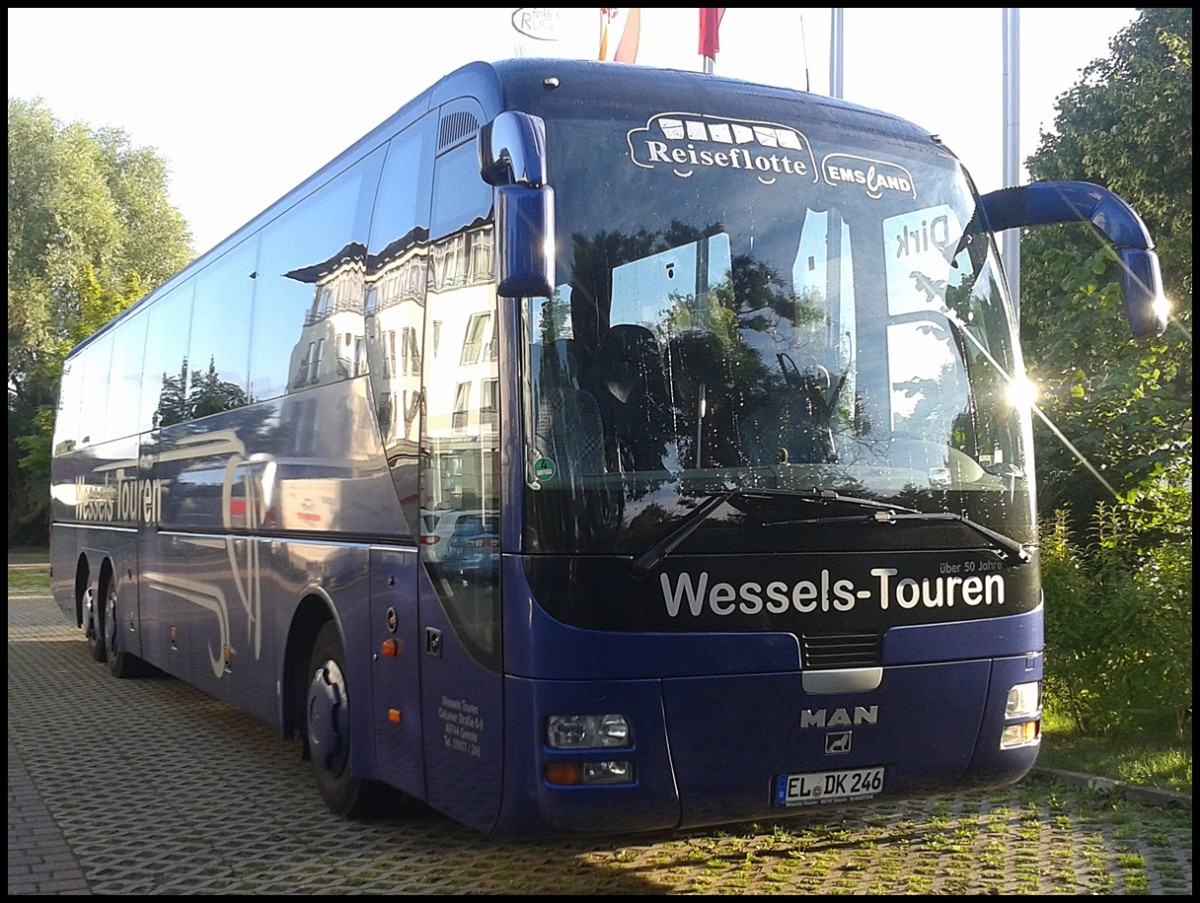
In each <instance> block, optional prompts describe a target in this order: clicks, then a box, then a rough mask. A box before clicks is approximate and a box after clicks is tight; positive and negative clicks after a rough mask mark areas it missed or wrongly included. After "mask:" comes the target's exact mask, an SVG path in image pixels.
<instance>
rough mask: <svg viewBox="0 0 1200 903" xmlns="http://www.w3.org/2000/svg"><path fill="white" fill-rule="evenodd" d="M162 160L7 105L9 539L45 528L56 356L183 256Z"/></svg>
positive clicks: (183, 235) (185, 241)
mask: <svg viewBox="0 0 1200 903" xmlns="http://www.w3.org/2000/svg"><path fill="white" fill-rule="evenodd" d="M167 181H168V174H167V168H166V164H165V162H164V161H163V160H162V159H161V158H160V157H159V156H158V155H157V154H156V153H155V152H154V151H153V150H152V149H148V148H135V147H132V146H131V145H130V143H129V139H128V137H127V136H126V135H125V134H124V133H123V132H122V131H120V130H118V129H111V128H104V129H97V130H94V129H91V128H89V127H88V126H87V125H85V124H83V123H78V122H76V123H71V124H68V125H63V124H61V123H59V122H58V121H57V120H56V119H55V118H54V116H53V114H52V113H51V112H50V111H49V110H48V109H47V108H46V107H45V106H44V104H43V103H42V102H41V101H40V100H33V101H27V100H21V99H15V98H9V101H8V446H9V449H8V450H9V455H8V458H9V461H10V462H14V461H15V462H18V463H19V465H20V466H18V467H12V466H10V467H9V475H8V536H9V542H10V543H11V542H12V541H13V539H14V537H15V536H16V535H18V534H19V533H20V532H21V531H22V530H24V529H27V528H29V527H30V526H31V525H41V524H44V523H45V516H46V510H47V506H48V501H49V496H48V491H47V487H48V481H49V459H50V456H49V442H50V435H51V431H52V429H53V412H54V404H55V401H56V398H57V382H58V377H59V374H60V373H61V368H62V361H63V358H64V357H65V356H66V354H67V352H68V351H69V350H70V348H71V347H72V346H73V345H74V344H76V343H77V342H79V341H80V340H82V339H84V338H86V337H87V336H88V335H90V334H91V333H92V332H94V331H95V330H96V329H98V328H99V327H100V326H102V325H104V323H106V322H107V321H108V320H110V319H112V317H113V316H115V315H116V314H117V313H119V312H120V311H122V310H124V309H125V308H126V307H128V306H129V305H130V304H132V303H133V302H134V301H136V300H137V299H138V298H139V297H141V295H143V294H144V293H145V292H146V291H147V290H149V289H150V288H152V287H154V286H156V285H159V284H160V283H162V282H163V281H164V280H166V279H167V278H168V277H170V276H171V275H172V274H173V273H175V272H176V271H178V270H179V269H180V268H181V267H183V266H184V265H185V264H186V263H187V262H188V261H189V260H190V259H191V257H192V247H191V236H190V234H189V232H188V229H187V225H186V223H185V222H184V219H183V217H182V215H181V214H180V213H179V211H177V210H176V209H175V208H174V207H173V206H172V205H171V203H170V201H169V199H168V194H167Z"/></svg>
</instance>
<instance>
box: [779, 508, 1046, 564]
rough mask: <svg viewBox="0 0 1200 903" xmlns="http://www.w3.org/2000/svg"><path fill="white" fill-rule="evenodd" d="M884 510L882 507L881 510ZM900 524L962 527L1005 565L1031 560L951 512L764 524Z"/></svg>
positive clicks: (1017, 546)
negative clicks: (986, 544)
mask: <svg viewBox="0 0 1200 903" xmlns="http://www.w3.org/2000/svg"><path fill="white" fill-rule="evenodd" d="M884 507H886V506H884ZM900 521H908V522H909V523H917V524H936V523H945V522H947V521H949V522H951V523H956V524H962V525H963V526H964V527H967V528H968V529H970V530H972V531H974V532H975V533H976V534H977V535H979V536H982V537H983V538H984V539H987V540H988V541H990V542H991V544H992V546H993V548H992V551H993V552H995V554H996V555H997V557H999V558H1000V559H1001V560H1002V561H1003V562H1004V563H1005V564H1011V565H1014V566H1017V565H1022V564H1027V563H1028V562H1029V561H1030V560H1031V558H1030V555H1029V553H1028V552H1026V551H1025V547H1024V546H1023V545H1021V543H1019V542H1017V540H1015V539H1013V538H1012V537H1011V536H1005V535H1004V534H1003V533H997V532H996V531H995V530H993V529H991V528H990V527H985V526H984V525H983V524H980V523H977V522H976V521H973V520H971V519H970V518H969V517H965V516H963V515H961V514H955V513H953V512H951V511H942V512H925V511H912V510H909V509H901V510H898V511H897V510H884V511H876V512H874V513H873V514H866V515H862V514H853V515H850V516H847V517H809V518H803V519H799V520H781V521H772V522H771V523H769V524H764V526H767V527H782V526H790V525H792V524H830V523H844V524H894V523H898V522H900Z"/></svg>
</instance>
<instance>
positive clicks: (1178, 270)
mask: <svg viewBox="0 0 1200 903" xmlns="http://www.w3.org/2000/svg"><path fill="white" fill-rule="evenodd" d="M1191 40H1192V13H1191V10H1190V9H1176V8H1153V9H1144V10H1142V11H1141V14H1140V16H1139V18H1138V19H1137V20H1136V21H1135V22H1133V23H1132V24H1131V25H1130V26H1129V27H1128V28H1127V29H1125V30H1124V31H1122V32H1121V33H1120V34H1118V35H1117V36H1116V37H1115V38H1114V39H1113V41H1112V42H1111V44H1110V49H1111V54H1110V56H1108V57H1106V58H1104V59H1100V60H1096V61H1095V62H1093V63H1092V64H1091V65H1089V66H1088V67H1087V68H1085V69H1084V71H1083V77H1082V79H1081V81H1080V82H1079V83H1078V84H1077V85H1075V87H1073V88H1072V89H1071V90H1069V91H1067V92H1066V93H1065V94H1063V95H1062V96H1061V97H1060V98H1059V100H1058V104H1057V110H1058V115H1057V118H1056V119H1055V123H1054V127H1055V131H1054V133H1052V134H1043V135H1042V140H1041V144H1040V146H1039V148H1038V150H1037V152H1036V153H1035V154H1034V155H1033V156H1032V157H1031V158H1030V159H1029V161H1028V166H1029V170H1030V173H1031V175H1032V176H1033V177H1034V178H1036V179H1079V180H1083V181H1089V182H1095V183H1097V184H1100V185H1104V186H1106V187H1108V188H1110V189H1111V190H1113V191H1115V192H1116V193H1117V194H1119V195H1121V196H1122V197H1124V198H1125V199H1126V200H1127V201H1129V203H1130V204H1131V205H1132V206H1133V207H1134V209H1136V210H1137V211H1138V213H1139V214H1140V215H1141V216H1142V218H1143V219H1144V220H1145V222H1146V225H1147V227H1148V228H1149V230H1150V233H1151V235H1152V236H1153V237H1154V241H1155V243H1156V245H1157V248H1158V252H1159V257H1160V259H1161V262H1162V270H1163V280H1164V283H1165V286H1166V291H1167V295H1168V298H1170V299H1171V301H1172V302H1173V303H1174V305H1175V311H1174V322H1173V323H1172V326H1171V328H1170V329H1169V330H1168V332H1167V334H1166V335H1165V336H1164V337H1163V338H1162V339H1160V340H1158V341H1154V342H1150V343H1145V342H1141V341H1136V340H1133V339H1131V338H1130V337H1129V330H1128V327H1127V326H1126V324H1125V323H1124V322H1123V319H1122V312H1121V311H1122V308H1121V302H1120V298H1119V294H1118V291H1117V287H1116V275H1117V270H1116V263H1115V260H1114V258H1113V256H1112V255H1111V254H1110V253H1108V252H1106V251H1103V250H1101V249H1099V247H1098V246H1097V243H1096V241H1095V239H1094V238H1093V237H1092V236H1091V235H1090V234H1089V233H1088V232H1087V231H1086V230H1085V229H1083V228H1082V227H1058V228H1053V229H1051V228H1042V229H1038V230H1035V231H1033V232H1031V233H1030V234H1029V235H1028V236H1027V237H1026V238H1025V239H1024V240H1023V244H1024V247H1023V252H1022V283H1023V290H1022V296H1023V297H1022V302H1021V331H1022V339H1023V343H1024V346H1025V347H1026V348H1027V349H1028V355H1027V358H1028V360H1027V363H1028V364H1029V369H1030V372H1031V375H1032V376H1033V377H1034V378H1036V379H1037V380H1038V382H1039V383H1040V385H1041V386H1042V391H1043V403H1042V407H1043V410H1044V411H1045V412H1046V413H1047V414H1048V416H1049V418H1050V419H1051V420H1052V421H1054V422H1055V423H1056V424H1058V426H1059V427H1060V428H1062V430H1063V432H1064V433H1065V434H1066V435H1067V436H1069V437H1070V438H1071V440H1072V442H1074V444H1075V445H1076V446H1077V447H1078V448H1079V450H1080V452H1081V453H1082V454H1083V455H1084V456H1085V457H1086V458H1087V459H1088V460H1089V461H1091V462H1092V463H1093V464H1094V465H1095V466H1096V467H1097V468H1098V469H1099V470H1100V471H1101V472H1102V473H1103V474H1104V476H1105V479H1106V481H1107V482H1108V483H1109V484H1110V486H1112V487H1113V489H1115V490H1116V492H1117V493H1118V494H1122V493H1125V492H1127V491H1129V490H1130V489H1131V488H1133V487H1134V486H1136V485H1139V484H1140V483H1142V481H1144V480H1145V478H1146V477H1147V476H1148V475H1150V474H1151V473H1153V472H1154V470H1155V468H1156V467H1160V466H1171V465H1169V464H1168V461H1170V460H1175V459H1181V458H1186V459H1187V460H1188V461H1190V460H1191V397H1192V367H1191V360H1192V345H1191V316H1192V252H1191V244H1192V66H1191ZM1037 454H1038V456H1039V462H1038V463H1039V470H1040V471H1041V472H1042V474H1043V479H1042V483H1041V490H1040V491H1041V505H1042V511H1043V513H1044V514H1046V515H1049V513H1050V512H1053V511H1055V510H1058V509H1060V508H1069V509H1071V512H1072V522H1073V524H1074V527H1075V528H1076V529H1079V528H1082V527H1084V525H1088V524H1090V523H1091V521H1092V517H1093V513H1094V511H1095V509H1096V506H1097V505H1098V504H1099V503H1101V502H1104V501H1108V502H1111V501H1112V500H1113V493H1112V492H1110V491H1109V489H1107V488H1105V486H1104V485H1103V484H1102V483H1100V482H1099V481H1098V480H1093V479H1091V478H1090V477H1088V476H1087V475H1086V474H1085V473H1084V472H1083V470H1082V469H1081V468H1080V466H1079V465H1078V464H1077V463H1076V460H1075V458H1074V456H1073V455H1072V454H1071V453H1070V452H1069V451H1067V450H1066V449H1064V448H1063V447H1062V445H1061V443H1060V442H1059V441H1058V440H1057V439H1056V438H1055V437H1053V436H1052V435H1050V433H1049V431H1043V432H1041V433H1039V435H1038V441H1037Z"/></svg>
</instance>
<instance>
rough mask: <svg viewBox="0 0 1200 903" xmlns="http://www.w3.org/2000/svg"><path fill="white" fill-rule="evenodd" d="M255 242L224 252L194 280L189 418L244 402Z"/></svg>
mask: <svg viewBox="0 0 1200 903" xmlns="http://www.w3.org/2000/svg"><path fill="white" fill-rule="evenodd" d="M257 263H258V241H257V239H256V238H251V239H248V240H246V241H243V242H242V243H241V244H239V245H238V246H237V247H235V248H232V249H231V250H229V251H227V252H226V253H225V254H224V255H223V256H222V257H221V258H220V259H218V260H216V261H214V262H213V263H212V264H210V265H209V266H208V267H206V268H205V269H204V271H203V272H201V273H200V274H199V276H198V277H197V278H196V296H195V301H194V303H193V305H192V331H191V341H190V342H189V344H188V348H189V351H188V371H189V372H188V379H189V386H188V403H189V405H190V407H191V416H192V417H207V416H208V415H209V414H216V413H219V412H220V411H230V410H233V409H234V408H240V407H242V406H243V405H245V404H247V403H248V401H249V398H248V396H247V388H248V383H249V378H248V374H247V368H248V367H249V364H250V310H251V304H252V303H253V299H254V280H255V270H256V268H257Z"/></svg>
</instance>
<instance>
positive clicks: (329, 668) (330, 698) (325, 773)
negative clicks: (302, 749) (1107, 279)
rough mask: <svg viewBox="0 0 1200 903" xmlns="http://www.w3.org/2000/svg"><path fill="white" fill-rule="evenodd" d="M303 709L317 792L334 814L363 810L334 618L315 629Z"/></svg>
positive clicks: (363, 784)
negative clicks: (353, 763) (353, 765)
mask: <svg viewBox="0 0 1200 903" xmlns="http://www.w3.org/2000/svg"><path fill="white" fill-rule="evenodd" d="M309 661H310V665H309V670H308V673H309V675H310V683H309V687H308V699H307V701H306V704H305V709H306V719H305V720H306V731H307V734H306V736H307V740H308V750H309V755H310V757H311V759H312V763H313V767H314V770H315V772H316V776H317V789H318V790H320V792H321V798H322V799H324V800H325V804H326V805H327V806H329V808H330V809H331V810H333V811H334V812H335V813H337V814H338V815H345V816H347V817H349V818H354V817H357V816H360V815H363V814H365V813H366V810H367V801H368V797H369V795H370V794H369V792H368V791H367V787H366V784H367V782H366V781H363V780H360V779H359V778H355V777H354V776H353V775H352V774H351V768H350V761H351V758H350V751H351V742H352V741H351V729H350V693H349V689H348V687H347V684H346V664H345V654H344V653H343V651H342V640H341V635H340V634H339V633H338V628H337V624H336V623H334V622H333V621H327V622H326V623H325V624H324V626H322V627H321V629H320V631H319V632H318V633H317V639H316V643H315V644H314V645H313V651H312V658H311V659H310V660H309Z"/></svg>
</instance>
